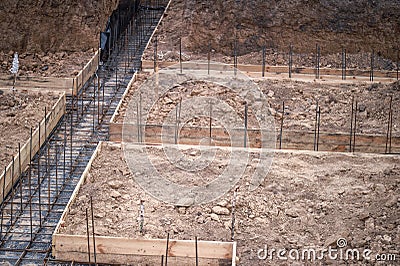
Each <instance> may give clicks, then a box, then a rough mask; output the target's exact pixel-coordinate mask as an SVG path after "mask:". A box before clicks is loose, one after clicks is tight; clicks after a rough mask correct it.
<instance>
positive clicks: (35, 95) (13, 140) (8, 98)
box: [0, 89, 60, 172]
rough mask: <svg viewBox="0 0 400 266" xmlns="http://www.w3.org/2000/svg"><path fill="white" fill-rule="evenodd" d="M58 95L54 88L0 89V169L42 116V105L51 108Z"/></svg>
mask: <svg viewBox="0 0 400 266" xmlns="http://www.w3.org/2000/svg"><path fill="white" fill-rule="evenodd" d="M59 97H60V95H59V94H58V93H54V92H48V91H46V92H33V91H27V90H16V91H15V92H14V93H13V92H12V91H11V90H9V89H7V90H0V167H1V168H0V169H2V170H0V172H2V171H4V167H5V166H6V165H8V163H9V162H10V161H11V160H12V156H14V155H15V154H16V153H17V152H18V143H21V147H22V145H24V144H25V142H26V141H27V140H28V138H29V136H30V128H31V127H32V128H33V129H35V128H36V127H37V126H38V123H39V122H40V121H41V120H42V119H43V118H44V111H45V110H44V109H45V107H47V110H51V108H52V107H53V105H54V104H55V103H56V102H57V100H58V98H59Z"/></svg>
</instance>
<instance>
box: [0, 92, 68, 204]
mask: <svg viewBox="0 0 400 266" xmlns="http://www.w3.org/2000/svg"><path fill="white" fill-rule="evenodd" d="M64 114H65V93H63V94H62V95H61V96H60V98H59V99H58V101H57V102H56V103H55V104H54V106H53V108H52V109H51V111H49V113H48V114H47V116H46V118H43V120H42V121H41V122H40V123H39V127H40V137H41V140H40V143H39V139H38V138H39V128H37V129H36V130H35V131H34V133H33V134H32V156H34V155H35V154H36V153H37V152H38V150H39V148H40V147H41V145H42V144H43V143H44V141H45V138H47V137H48V136H49V135H50V133H51V132H52V131H53V129H54V127H55V126H56V125H57V123H58V121H59V120H60V119H61V117H62V116H63V115H64ZM45 119H46V120H47V124H46V123H45ZM45 128H46V130H45ZM29 149H30V138H29V139H28V141H27V142H26V143H25V144H24V145H23V146H22V147H21V172H23V171H24V170H25V169H26V168H27V167H28V164H29V162H30V158H29V155H30V151H29ZM19 160H20V158H19V154H18V153H17V154H16V155H15V156H14V157H13V160H12V161H11V162H10V163H9V164H8V166H7V168H6V173H4V171H3V172H2V175H1V176H0V195H1V197H0V201H3V196H5V195H7V194H8V193H9V192H10V190H11V189H12V187H13V186H14V185H15V183H16V182H17V181H18V177H19V172H20V169H19ZM13 161H14V175H12V162H13ZM3 179H5V182H4V180H3ZM4 183H5V187H4V195H3V186H4Z"/></svg>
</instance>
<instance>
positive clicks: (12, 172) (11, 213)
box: [4, 156, 15, 226]
mask: <svg viewBox="0 0 400 266" xmlns="http://www.w3.org/2000/svg"><path fill="white" fill-rule="evenodd" d="M11 157H12V164H11V197H10V201H11V202H10V203H11V204H10V205H11V206H10V207H11V211H10V218H11V219H10V226H11V225H12V221H13V209H14V206H13V205H14V167H15V165H14V156H11ZM4 179H5V176H4Z"/></svg>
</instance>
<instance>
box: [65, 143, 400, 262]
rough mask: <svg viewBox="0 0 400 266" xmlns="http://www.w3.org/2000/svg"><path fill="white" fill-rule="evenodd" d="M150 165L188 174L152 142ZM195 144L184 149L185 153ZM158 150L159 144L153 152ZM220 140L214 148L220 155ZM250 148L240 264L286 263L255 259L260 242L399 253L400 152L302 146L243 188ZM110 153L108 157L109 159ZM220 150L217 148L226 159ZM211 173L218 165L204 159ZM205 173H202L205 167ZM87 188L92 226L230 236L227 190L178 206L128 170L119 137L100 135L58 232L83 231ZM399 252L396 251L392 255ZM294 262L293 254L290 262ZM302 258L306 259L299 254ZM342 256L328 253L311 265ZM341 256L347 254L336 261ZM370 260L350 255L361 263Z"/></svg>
mask: <svg viewBox="0 0 400 266" xmlns="http://www.w3.org/2000/svg"><path fill="white" fill-rule="evenodd" d="M148 149H150V150H153V152H152V153H151V156H155V157H157V158H159V160H154V161H153V162H154V164H155V165H156V167H162V168H163V169H164V172H163V173H164V174H166V175H169V176H175V178H178V179H179V180H180V181H184V180H186V181H190V182H193V180H189V178H193V176H192V175H191V176H185V175H183V174H180V170H179V169H178V170H177V169H175V170H174V167H173V165H172V166H169V167H166V165H165V160H164V159H165V158H163V157H165V155H164V156H163V154H162V153H160V152H161V150H160V149H161V148H160V147H148ZM196 149H197V147H195V146H193V147H191V148H186V150H185V151H184V152H185V153H186V155H187V156H188V157H191V156H193V154H194V153H193V152H194V151H195V150H196ZM155 151H158V152H155ZM226 151H227V150H226V149H224V150H221V149H220V150H219V152H221V155H224V154H225V153H226ZM253 152H255V150H252V151H251V158H252V159H251V160H250V161H249V164H248V165H247V167H246V171H245V174H244V177H245V178H244V179H243V178H242V179H241V180H240V181H239V183H238V193H237V198H236V210H235V217H236V224H235V228H236V229H235V240H236V241H237V242H238V251H237V252H238V254H237V255H238V256H239V257H240V264H241V265H287V263H288V261H279V260H278V259H276V257H275V260H269V259H268V258H267V259H266V260H260V259H258V258H257V252H258V250H259V249H263V248H265V245H267V246H268V248H269V249H271V248H275V249H282V248H286V249H287V250H289V249H298V250H300V252H301V249H303V248H309V247H315V248H316V249H318V248H319V249H322V248H324V247H328V246H331V247H332V248H337V247H336V240H337V239H339V238H345V239H346V241H347V247H348V248H353V249H358V250H360V252H361V251H362V250H363V249H365V248H370V249H371V250H372V255H371V256H375V255H376V254H378V253H385V254H388V253H390V254H396V255H397V256H399V248H400V234H399V230H400V224H399V217H398V211H399V207H400V198H399V196H398V195H399V192H400V168H399V166H398V163H397V162H398V156H381V155H369V154H345V153H326V152H305V151H276V152H275V155H274V160H273V164H272V166H271V168H270V172H269V173H268V175H267V176H266V178H265V180H264V181H263V182H262V184H261V186H259V187H258V188H257V189H256V190H255V191H251V192H250V191H249V190H248V186H249V181H250V180H248V179H249V177H248V176H249V174H250V173H251V172H252V171H253V170H254V168H255V167H256V165H257V163H258V161H257V158H256V156H254V153H253ZM111 158H113V159H112V160H111ZM224 158H225V157H224V156H222V158H221V157H218V156H217V157H216V162H217V164H218V167H217V168H224V167H225V165H226V163H227V162H226V159H224ZM209 168H210V169H208V170H207V171H208V172H207V174H208V175H207V176H202V175H201V174H200V175H198V176H196V177H197V178H200V179H201V178H209V179H212V178H213V177H216V176H217V175H218V174H219V170H217V169H215V166H212V165H210V166H209ZM203 174H205V173H203ZM90 196H92V197H93V208H94V214H95V225H96V234H97V235H103V236H121V237H135V238H165V237H166V234H167V232H169V233H170V237H171V238H172V239H194V237H195V236H198V237H199V239H202V240H216V241H217V240H219V241H229V240H230V233H231V229H230V228H231V215H232V204H231V201H232V191H230V192H229V193H228V194H227V195H225V196H223V197H222V198H220V199H218V200H216V201H214V202H211V203H208V204H204V205H201V206H191V207H174V206H171V205H168V204H164V203H162V202H159V201H157V200H155V199H154V198H152V197H151V196H149V195H147V194H146V193H145V192H144V191H143V190H142V189H141V188H140V187H139V186H138V184H137V183H136V182H135V174H132V173H131V172H130V171H129V168H128V166H127V164H126V162H125V159H124V156H123V152H122V150H121V146H120V145H117V144H113V143H105V144H104V145H103V148H102V151H101V152H100V154H99V155H98V157H97V158H96V159H95V161H94V162H93V165H92V169H91V170H90V174H89V176H88V178H87V181H86V183H85V184H84V185H83V187H82V188H81V189H80V191H79V194H78V196H77V198H76V200H75V201H74V203H73V204H72V208H71V211H70V212H69V214H68V216H67V218H66V221H65V223H64V224H63V226H62V227H61V233H67V234H75V235H85V234H86V227H85V222H84V221H85V209H86V208H88V207H89V198H90ZM140 200H144V206H145V218H144V221H145V223H144V234H143V235H142V234H141V233H140V232H139V224H138V221H137V217H138V210H139V202H140ZM397 258H398V257H397ZM292 262H293V263H296V261H292ZM297 263H298V264H299V265H302V264H304V263H307V261H306V260H305V261H298V262H297ZM326 263H339V261H332V260H329V259H327V258H326V259H325V260H323V261H315V262H313V264H326ZM341 263H344V261H341ZM369 263H371V264H372V262H367V261H358V262H357V261H351V264H358V265H365V264H369Z"/></svg>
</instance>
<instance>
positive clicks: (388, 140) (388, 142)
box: [385, 96, 393, 153]
mask: <svg viewBox="0 0 400 266" xmlns="http://www.w3.org/2000/svg"><path fill="white" fill-rule="evenodd" d="M392 100H393V96H390V102H389V118H388V125H387V132H386V147H385V153H388V152H389V153H390V152H391V146H392V141H391V139H392Z"/></svg>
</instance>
